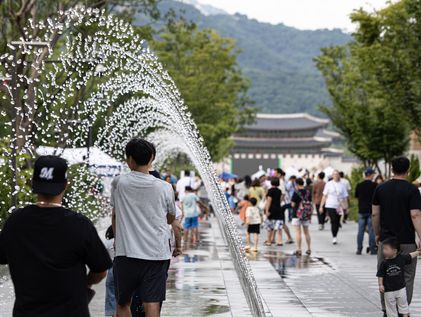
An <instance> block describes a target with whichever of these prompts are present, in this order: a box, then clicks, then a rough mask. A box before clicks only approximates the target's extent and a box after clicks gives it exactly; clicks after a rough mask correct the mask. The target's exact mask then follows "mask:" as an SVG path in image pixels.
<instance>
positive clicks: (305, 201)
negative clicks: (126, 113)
mask: <svg viewBox="0 0 421 317" xmlns="http://www.w3.org/2000/svg"><path fill="white" fill-rule="evenodd" d="M296 182H297V190H296V191H295V193H294V195H293V196H292V198H291V205H292V208H293V214H292V225H293V226H294V228H295V243H296V244H297V249H296V251H295V254H296V255H297V256H301V254H302V251H301V240H302V233H304V237H305V239H306V243H307V251H306V254H307V255H310V254H311V237H310V230H309V226H310V222H311V215H312V214H313V204H312V202H311V191H310V190H308V189H306V188H305V187H304V180H303V179H302V178H298V179H297V181H296Z"/></svg>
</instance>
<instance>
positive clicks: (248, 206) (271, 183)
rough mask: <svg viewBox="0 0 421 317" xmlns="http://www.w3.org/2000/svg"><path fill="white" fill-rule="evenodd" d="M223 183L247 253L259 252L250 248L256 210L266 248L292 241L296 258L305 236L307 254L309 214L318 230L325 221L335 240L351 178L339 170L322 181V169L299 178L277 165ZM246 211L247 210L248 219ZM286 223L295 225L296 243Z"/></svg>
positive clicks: (334, 242)
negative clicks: (243, 229) (243, 227)
mask: <svg viewBox="0 0 421 317" xmlns="http://www.w3.org/2000/svg"><path fill="white" fill-rule="evenodd" d="M222 182H223V184H222V186H223V187H224V188H225V189H226V190H225V193H226V196H227V200H228V201H229V202H230V203H229V204H230V207H231V209H232V211H233V212H238V213H239V218H240V220H241V222H242V223H243V225H246V226H247V227H248V228H247V232H248V234H247V239H246V250H247V251H253V252H257V251H258V249H257V245H256V244H255V245H254V247H253V248H251V247H250V244H249V241H250V237H249V234H250V233H254V234H259V233H260V229H259V230H257V229H256V225H257V217H255V213H256V210H259V212H260V218H261V220H260V222H259V224H260V225H261V227H262V228H263V229H265V230H266V231H267V236H266V240H265V242H264V245H265V246H271V245H273V244H276V245H277V246H279V247H282V246H283V245H284V241H285V244H293V243H296V250H295V254H296V255H298V256H300V255H302V240H303V237H304V240H305V242H306V246H307V249H306V252H305V253H306V254H307V255H310V254H311V252H312V250H311V236H310V230H309V227H310V223H311V220H312V215H313V213H314V212H316V213H317V221H318V224H319V230H324V228H325V224H326V223H327V221H329V222H330V224H331V232H332V239H333V240H332V242H333V244H337V243H338V240H337V235H338V232H339V228H340V227H341V225H342V223H346V220H347V215H348V211H349V210H348V209H349V196H350V191H351V185H350V182H349V181H348V180H347V179H346V178H345V176H344V174H343V173H341V172H339V171H336V170H335V171H333V173H332V175H330V177H329V179H326V175H325V173H324V172H320V173H319V174H318V175H317V178H315V177H313V176H312V175H310V173H309V172H308V171H305V172H304V173H303V175H301V176H300V177H297V176H296V175H289V177H288V179H287V178H286V173H285V172H284V171H283V170H282V169H280V168H275V169H273V170H271V171H268V173H259V174H258V175H254V177H250V176H248V175H247V176H245V177H244V179H235V178H232V179H230V180H223V181H222ZM248 211H249V212H248ZM247 214H250V215H251V214H252V215H253V220H252V219H250V218H249V217H248V216H247ZM251 221H252V222H253V223H251ZM290 227H292V228H294V231H295V241H294V239H293V238H292V235H291V232H290ZM284 235H285V238H286V239H284Z"/></svg>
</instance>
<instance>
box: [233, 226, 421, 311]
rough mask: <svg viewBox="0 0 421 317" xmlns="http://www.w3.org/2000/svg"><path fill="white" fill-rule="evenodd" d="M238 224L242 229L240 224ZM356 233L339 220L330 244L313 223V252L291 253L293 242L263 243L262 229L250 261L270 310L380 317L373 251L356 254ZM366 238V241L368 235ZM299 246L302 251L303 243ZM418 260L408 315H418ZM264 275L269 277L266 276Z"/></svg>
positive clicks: (420, 287) (420, 291)
mask: <svg viewBox="0 0 421 317" xmlns="http://www.w3.org/2000/svg"><path fill="white" fill-rule="evenodd" d="M239 228H240V230H243V231H244V229H243V228H241V226H240V225H239ZM290 229H291V227H290ZM356 234H357V224H356V223H355V222H349V223H347V224H345V225H343V228H342V229H341V231H340V232H339V235H338V239H339V244H338V245H336V246H335V245H333V244H332V240H331V235H330V227H329V225H327V227H326V229H325V230H324V231H319V230H318V228H317V225H316V224H315V223H313V224H312V226H311V236H312V243H313V246H312V249H313V254H312V256H311V257H309V256H302V257H299V258H297V257H296V256H294V255H293V252H294V250H295V246H294V245H286V246H283V247H278V246H271V247H266V246H263V241H264V240H265V238H266V232H265V230H262V234H261V236H260V241H261V242H260V244H261V246H260V249H259V252H258V254H257V255H255V254H249V260H250V264H251V266H252V268H253V271H254V274H255V277H256V280H257V284H258V286H259V288H260V291H261V293H262V297H263V299H264V301H265V302H266V304H267V305H268V308H269V310H270V311H271V313H272V315H273V316H294V317H295V316H317V317H319V316H320V317H321V316H328V317H334V316H338V317H340V316H363V317H377V316H383V313H382V312H381V308H380V301H379V295H378V291H377V289H378V287H377V278H376V263H377V262H376V256H372V255H367V254H365V255H361V256H357V255H355V251H356ZM365 239H366V240H365V243H366V244H367V243H368V242H367V236H366V237H365ZM303 250H304V251H305V250H306V245H305V243H304V244H303ZM420 262H421V261H418V272H419V273H418V275H417V278H416V281H415V289H414V298H413V302H412V304H411V316H421V297H420V295H421V282H419V276H420V275H419V274H421V263H420ZM268 265H269V266H271V267H272V268H273V269H274V270H275V271H276V273H277V276H278V277H280V280H281V282H280V281H277V280H276V279H275V276H273V274H272V273H270V270H269V268H268V267H267V266H268ZM264 268H266V269H264ZM268 274H271V278H265V276H266V275H268ZM274 285H276V286H274Z"/></svg>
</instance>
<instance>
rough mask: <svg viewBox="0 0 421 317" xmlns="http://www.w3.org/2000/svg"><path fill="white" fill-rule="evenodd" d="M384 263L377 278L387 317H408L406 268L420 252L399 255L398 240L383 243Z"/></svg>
mask: <svg viewBox="0 0 421 317" xmlns="http://www.w3.org/2000/svg"><path fill="white" fill-rule="evenodd" d="M382 247H383V255H384V257H385V259H384V261H383V262H382V263H380V266H379V270H378V272H377V277H378V280H379V290H380V293H382V294H384V300H385V304H386V315H387V316H388V317H395V316H396V317H398V310H399V314H401V315H402V316H404V317H408V314H409V307H408V300H407V297H406V284H405V276H404V267H405V265H408V264H410V263H411V262H412V259H413V258H415V257H417V256H419V255H420V254H421V252H420V250H417V251H415V252H411V253H410V254H402V253H399V242H398V240H397V239H396V238H389V239H386V240H384V241H383V243H382Z"/></svg>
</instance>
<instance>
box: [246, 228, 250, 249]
mask: <svg viewBox="0 0 421 317" xmlns="http://www.w3.org/2000/svg"><path fill="white" fill-rule="evenodd" d="M246 248H250V233H248V232H247V233H246Z"/></svg>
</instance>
